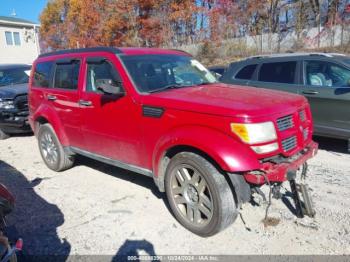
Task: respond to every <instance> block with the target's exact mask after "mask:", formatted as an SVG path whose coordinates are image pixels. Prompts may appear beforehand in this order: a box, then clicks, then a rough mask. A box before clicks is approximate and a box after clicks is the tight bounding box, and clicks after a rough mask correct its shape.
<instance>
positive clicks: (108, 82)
mask: <svg viewBox="0 0 350 262" xmlns="http://www.w3.org/2000/svg"><path fill="white" fill-rule="evenodd" d="M113 82H115V81H113V80H112V79H96V87H97V89H98V90H101V91H102V92H103V93H105V94H107V95H120V96H122V95H124V90H123V88H122V86H121V83H120V82H117V83H116V84H115V83H113Z"/></svg>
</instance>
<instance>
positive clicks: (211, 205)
mask: <svg viewBox="0 0 350 262" xmlns="http://www.w3.org/2000/svg"><path fill="white" fill-rule="evenodd" d="M165 189H166V194H167V198H168V201H169V204H170V207H171V209H172V211H173V213H174V215H175V217H176V218H177V220H178V221H179V222H180V223H181V224H182V225H183V226H184V227H185V228H187V229H188V230H190V231H192V232H193V233H195V234H197V235H200V236H203V237H208V236H211V235H214V234H216V233H218V232H219V231H221V230H223V229H225V228H226V227H228V226H229V225H230V224H232V223H233V222H234V221H235V219H236V218H237V215H238V210H237V205H236V203H235V200H234V196H233V193H232V191H231V189H230V186H229V184H228V183H227V181H226V179H225V177H224V176H223V175H222V174H221V173H220V172H219V171H218V170H217V169H216V168H215V167H214V166H213V165H212V164H211V163H210V162H209V161H207V160H206V159H205V158H203V157H201V156H199V155H197V154H194V153H191V152H183V153H179V154H177V155H176V156H174V157H173V158H172V159H171V161H170V163H169V166H168V168H167V172H166V177H165Z"/></svg>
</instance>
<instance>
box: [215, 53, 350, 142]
mask: <svg viewBox="0 0 350 262" xmlns="http://www.w3.org/2000/svg"><path fill="white" fill-rule="evenodd" d="M220 81H222V82H224V83H229V84H239V85H248V86H255V87H262V88H270V89H278V90H281V91H286V92H290V93H296V94H301V95H304V96H306V97H307V99H308V100H309V102H310V105H311V110H312V114H313V119H314V127H315V134H316V135H320V136H326V137H334V138H340V139H347V140H349V139H350V57H348V56H345V55H342V54H330V53H288V54H276V55H267V56H255V57H250V58H247V59H245V60H242V61H239V62H235V63H232V64H231V65H230V67H229V68H228V70H227V71H226V73H224V75H223V76H222V77H221V78H220ZM349 145H350V144H349Z"/></svg>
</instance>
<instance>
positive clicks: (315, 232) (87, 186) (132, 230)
mask: <svg viewBox="0 0 350 262" xmlns="http://www.w3.org/2000/svg"><path fill="white" fill-rule="evenodd" d="M318 142H320V147H321V150H320V151H319V153H318V155H317V156H316V157H315V158H314V159H313V160H311V161H310V162H309V177H308V183H309V185H310V187H311V188H312V196H313V200H314V202H315V205H316V210H317V215H316V218H315V219H310V218H305V219H296V217H295V216H294V215H293V213H292V212H291V210H290V209H289V208H288V203H292V200H291V198H290V197H288V196H285V197H284V201H281V200H273V202H272V206H271V208H270V213H269V214H270V217H274V218H277V220H278V222H279V223H278V224H277V225H274V226H269V227H264V225H263V223H262V219H263V218H264V213H265V207H266V205H264V204H262V205H260V206H257V205H255V206H253V205H251V204H245V205H244V206H243V208H242V215H243V218H244V220H245V221H246V226H244V224H243V223H242V220H241V219H240V218H238V219H237V220H236V222H235V223H234V224H233V225H232V226H231V227H229V228H228V229H226V230H225V231H223V232H221V233H220V234H218V235H216V236H213V237H210V238H201V237H198V236H196V235H194V234H192V233H191V232H189V231H187V230H186V229H184V228H183V227H182V226H181V225H180V224H179V223H178V222H177V221H176V220H175V219H174V217H173V216H172V214H171V212H170V211H169V209H168V206H167V204H166V201H165V198H164V197H165V196H164V195H163V194H161V193H159V192H157V188H156V187H155V185H154V184H153V180H152V179H150V178H147V177H144V176H142V175H138V174H134V173H131V172H128V171H124V170H121V169H118V168H115V167H112V166H109V165H105V164H101V163H99V162H96V161H93V160H89V159H87V158H84V157H79V158H78V160H77V163H76V165H75V166H74V167H73V168H72V169H70V170H68V171H65V172H62V173H55V172H52V171H50V170H49V169H48V168H47V167H46V166H45V165H44V164H43V162H42V160H41V157H40V154H39V151H38V147H37V142H36V139H35V138H34V137H32V136H21V137H12V138H10V139H8V140H5V141H0V181H1V182H2V183H4V184H5V185H6V186H7V187H8V188H9V189H10V190H11V191H12V192H13V193H14V194H15V195H16V198H17V206H16V210H15V211H14V213H13V214H12V215H10V217H9V224H10V225H15V227H14V228H13V229H14V232H16V233H17V234H18V235H20V236H21V237H23V239H24V243H25V250H26V252H27V253H28V254H40V255H43V254H60V255H63V256H67V255H74V254H79V255H84V254H86V255H89V254H104V255H119V254H149V255H169V254H172V255H186V254H194V255H199V254H207V255H208V254H213V255H214V254H216V255H218V254H235V255H238V254H350V203H349V199H350V155H349V154H348V153H346V143H345V141H338V140H331V139H318ZM286 188H287V189H289V185H286ZM265 191H266V188H265ZM258 200H259V198H258V199H257V201H258ZM258 202H259V201H258Z"/></svg>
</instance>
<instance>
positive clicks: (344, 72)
mask: <svg viewBox="0 0 350 262" xmlns="http://www.w3.org/2000/svg"><path fill="white" fill-rule="evenodd" d="M305 64H306V65H305V78H306V81H305V82H306V83H307V85H311V86H324V87H350V70H348V69H346V68H345V67H342V66H339V65H337V64H334V63H330V62H325V61H306V63H305Z"/></svg>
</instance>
